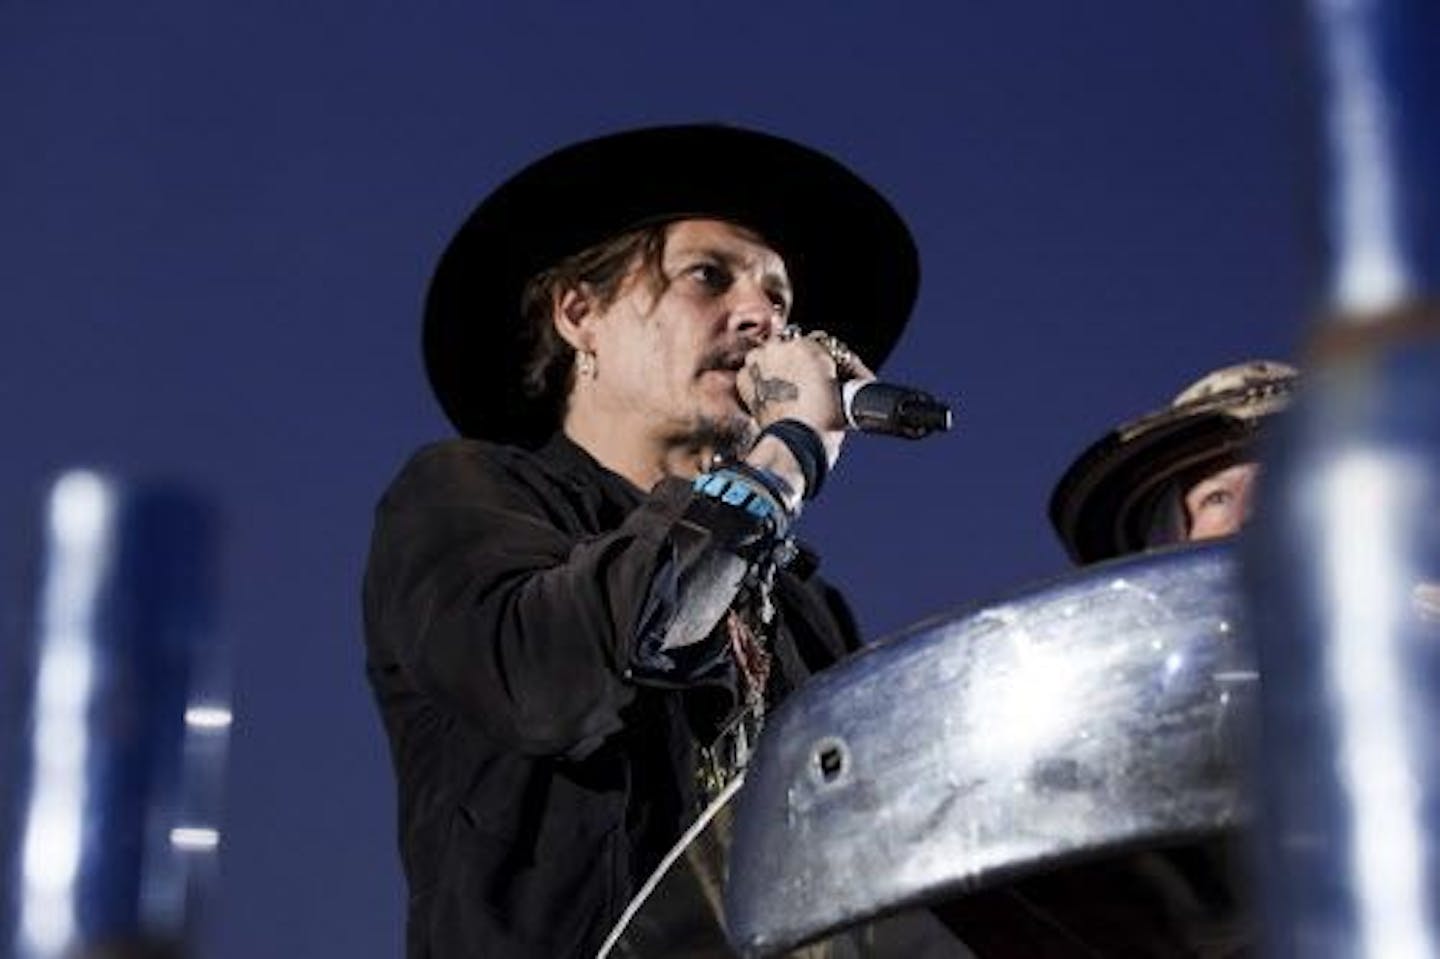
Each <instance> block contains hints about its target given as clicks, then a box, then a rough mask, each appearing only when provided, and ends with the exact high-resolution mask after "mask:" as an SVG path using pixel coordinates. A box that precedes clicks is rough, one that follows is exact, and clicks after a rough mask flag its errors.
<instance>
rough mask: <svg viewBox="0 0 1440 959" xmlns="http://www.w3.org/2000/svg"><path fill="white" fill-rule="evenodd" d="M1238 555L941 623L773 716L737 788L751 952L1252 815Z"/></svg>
mask: <svg viewBox="0 0 1440 959" xmlns="http://www.w3.org/2000/svg"><path fill="white" fill-rule="evenodd" d="M1236 576H1237V572H1236V564H1235V562H1234V560H1233V558H1232V555H1231V550H1230V547H1229V546H1228V545H1227V544H1212V545H1206V546H1199V547H1186V548H1180V549H1174V550H1169V551H1165V552H1159V553H1152V554H1148V555H1145V556H1141V557H1134V558H1128V559H1122V560H1118V561H1115V562H1111V563H1105V564H1101V565H1097V566H1093V567H1090V568H1087V569H1085V570H1083V571H1081V572H1079V573H1076V574H1073V575H1071V576H1069V577H1067V578H1064V579H1061V580H1058V581H1055V582H1052V583H1049V584H1046V585H1042V586H1040V587H1037V588H1032V589H1030V590H1027V591H1025V592H1022V593H1018V594H1016V595H1014V596H1013V597H1010V598H1008V599H1006V600H1004V601H1001V602H997V603H994V604H990V605H987V606H985V607H983V608H980V609H976V610H972V611H969V612H966V613H961V614H959V615H956V616H953V617H947V618H941V619H937V620H933V621H930V622H927V623H922V624H921V625H919V626H917V627H915V628H914V629H912V630H910V631H908V632H906V633H904V634H901V635H899V636H896V637H894V638H892V639H890V640H888V641H886V642H883V643H881V644H878V645H877V646H875V647H873V648H872V649H870V650H867V651H866V652H865V653H863V654H861V655H860V656H858V657H856V658H854V659H852V660H850V661H848V662H846V663H845V664H843V665H841V666H840V667H837V668H836V669H834V670H832V671H830V672H828V673H826V674H824V675H822V676H820V677H818V678H817V680H815V681H814V682H812V683H811V684H810V685H808V686H807V687H805V688H804V689H803V690H801V691H800V693H799V694H797V695H796V696H794V697H792V698H791V699H790V700H789V701H788V702H787V703H786V704H785V706H784V707H783V708H782V709H781V710H780V711H778V712H777V713H776V714H775V715H774V716H773V717H772V718H771V720H770V722H769V725H768V726H767V729H766V732H765V735H764V737H763V739H762V742H761V745H760V749H759V752H758V754H757V756H756V758H755V760H754V763H753V765H752V767H751V768H750V770H749V773H748V776H747V783H746V787H745V789H744V790H742V792H741V794H740V796H739V797H738V808H737V811H736V823H735V836H734V846H733V849H732V857H731V860H730V870H729V877H728V883H727V887H726V916H727V920H728V926H729V932H730V937H731V940H732V942H733V943H734V944H735V946H736V947H737V948H738V949H739V950H740V951H741V952H742V953H744V954H747V955H771V954H775V953H777V952H781V951H783V950H785V949H788V948H791V947H793V946H794V945H796V944H798V943H802V942H805V941H809V940H812V939H815V938H817V937H819V936H822V935H824V934H826V933H828V932H830V931H832V930H835V929H839V928H842V927H845V926H849V925H851V924H854V923H856V922H858V921H861V920H863V919H865V918H868V917H870V916H874V915H878V914H881V913H885V912H889V911H893V910H895V909H897V908H899V907H902V906H904V905H909V904H915V903H922V902H927V901H936V900H938V899H941V898H943V897H945V896H949V895H953V894H955V893H957V892H965V891H972V890H979V889H984V888H989V887H991V886H994V885H996V884H997V883H999V882H1001V881H1003V880H1006V879H1010V878H1016V877H1021V876H1025V875H1029V874H1032V873H1035V872H1039V871H1043V870H1045V869H1050V868H1053V867H1055V866H1057V865H1059V864H1062V863H1066V862H1070V861H1074V860H1078V859H1084V858H1086V857H1091V856H1099V855H1102V854H1105V853H1108V852H1114V851H1117V850H1120V849H1125V848H1133V847H1140V846H1145V845H1147V844H1151V843H1160V842H1173V841H1176V840H1178V839H1182V838H1185V837H1189V836H1196V835H1204V834H1206V833H1210V832H1213V831H1215V830H1218V829H1223V828H1225V827H1227V826H1230V825H1233V824H1236V823H1237V822H1240V821H1242V820H1243V819H1244V818H1245V816H1246V810H1245V808H1244V802H1243V799H1242V797H1241V796H1240V794H1239V789H1238V785H1239V783H1238V780H1239V772H1240V767H1241V765H1242V757H1241V746H1242V743H1241V741H1240V740H1241V737H1240V735H1239V733H1240V732H1241V731H1242V730H1244V729H1246V728H1248V724H1249V722H1250V714H1251V712H1252V711H1253V709H1254V697H1255V687H1256V682H1255V679H1256V675H1255V672H1254V669H1253V665H1252V662H1253V660H1252V657H1251V656H1250V654H1249V652H1248V650H1247V649H1246V647H1245V646H1244V644H1243V643H1242V642H1241V632H1242V630H1241V627H1240V622H1239V617H1240V599H1239V597H1238V595H1237V583H1236V582H1235V580H1236Z"/></svg>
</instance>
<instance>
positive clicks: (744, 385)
mask: <svg viewBox="0 0 1440 959" xmlns="http://www.w3.org/2000/svg"><path fill="white" fill-rule="evenodd" d="M839 375H844V376H845V377H846V378H847V379H848V378H858V379H870V378H873V377H874V374H873V373H872V372H870V369H869V368H868V367H867V366H865V364H864V363H862V362H861V361H860V358H859V357H857V356H856V355H855V354H854V353H852V352H851V351H850V350H849V349H848V348H847V347H845V345H844V344H843V343H841V342H840V341H839V340H837V339H835V338H834V337H832V336H830V335H829V334H827V333H825V332H823V331H819V330H817V331H814V332H812V333H809V334H807V335H804V336H801V335H799V331H798V330H796V329H795V328H794V327H787V328H786V330H785V332H783V333H782V334H781V335H779V336H777V337H774V338H772V339H770V340H767V341H766V342H765V343H763V344H761V345H760V346H758V347H756V348H755V349H754V350H751V351H750V353H749V354H748V355H747V356H746V358H745V367H744V369H742V370H741V371H740V375H739V377H738V378H737V382H736V386H737V389H738V390H739V392H740V399H741V400H742V401H743V402H744V403H745V405H746V407H747V408H748V409H749V411H750V415H751V416H753V417H754V418H755V421H756V422H757V423H758V424H759V426H760V428H761V429H764V428H765V427H766V426H769V425H770V424H771V423H775V422H778V421H780V420H785V419H793V420H798V421H800V422H801V423H804V424H805V425H806V426H809V427H810V428H811V429H813V430H814V431H815V432H816V434H817V435H818V436H819V437H820V440H821V442H822V443H823V444H824V446H825V453H826V458H827V460H828V461H829V464H830V465H831V466H833V465H834V464H835V461H836V460H837V459H838V458H839V456H840V447H841V445H842V444H843V443H844V441H845V413H844V410H843V409H842V408H841V405H840V389H839V384H838V381H837V377H838V376H839ZM775 446H779V447H781V448H783V444H778V442H777V441H775V440H774V439H773V438H772V437H766V438H765V439H764V440H762V443H761V444H760V445H757V447H756V449H755V450H754V451H753V452H754V454H756V455H755V456H753V457H747V459H751V460H758V461H757V462H754V464H753V465H757V466H764V467H765V468H771V469H775V468H780V469H781V471H782V472H784V473H791V472H792V470H790V469H785V468H784V467H786V466H788V465H789V463H788V459H789V456H788V452H787V453H784V454H783V455H782V454H781V452H780V450H777V449H775V448H774V447H775Z"/></svg>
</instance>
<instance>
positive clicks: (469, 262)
mask: <svg viewBox="0 0 1440 959" xmlns="http://www.w3.org/2000/svg"><path fill="white" fill-rule="evenodd" d="M686 218H714V219H723V220H727V221H730V222H734V223H737V224H739V225H742V226H745V227H747V228H749V229H751V230H753V231H755V232H756V233H758V234H759V235H760V236H761V237H762V238H763V239H764V240H765V242H766V243H767V244H768V245H770V246H771V247H773V248H774V249H775V250H776V251H777V252H778V253H779V254H780V255H781V256H782V257H783V258H784V260H785V263H786V267H787V269H788V271H789V273H790V281H791V285H792V287H793V288H794V291H795V307H794V312H793V321H794V322H795V323H797V324H799V325H801V326H803V327H815V328H823V329H826V330H828V331H830V332H831V333H833V334H834V335H836V336H838V337H839V338H840V339H842V340H844V341H845V342H846V343H847V344H848V345H849V346H850V347H851V349H853V350H854V351H855V352H856V353H857V354H859V355H860V357H861V358H862V359H863V360H865V362H866V363H867V364H869V365H870V366H871V367H878V366H879V364H881V363H883V362H884V361H885V359H886V357H888V356H889V354H890V352H891V350H892V349H893V348H894V346H895V343H896V341H897V340H898V339H899V337H900V333H901V331H902V330H903V329H904V326H905V323H906V321H907V319H908V318H909V315H910V309H911V307H912V306H913V304H914V301H915V296H916V293H917V291H918V287H919V257H918V255H917V253H916V250H915V244H914V241H913V239H912V238H911V236H910V231H909V230H908V229H907V228H906V226H905V224H904V222H903V221H902V220H901V218H900V216H899V214H897V213H896V212H895V210H894V208H893V207H892V206H891V205H890V204H889V202H888V201H886V200H885V198H884V197H882V196H881V195H880V194H879V193H878V192H877V191H875V190H874V189H873V188H872V187H870V186H869V185H868V184H866V183H865V182H864V181H863V180H861V179H860V178H859V177H858V176H856V175H855V174H854V173H852V172H851V171H850V170H848V169H846V168H845V167H844V166H842V165H841V164H839V163H838V162H836V161H835V160H833V159H831V158H830V157H828V156H825V155H824V154H822V153H819V152H818V151H815V150H812V149H810V148H808V147H805V146H802V145H800V144H797V143H794V142H792V141H789V140H785V139H782V138H780V137H775V136H771V135H768V134H763V133H757V132H754V131H751V130H744V129H739V128H735V127H726V126H716V125H691V126H674V127H653V128H647V129H641V130H632V131H627V132H623V133H618V134H613V135H611V136H606V137H602V138H600V139H596V140H588V141H585V142H583V143H579V144H576V145H574V146H571V147H567V148H565V149H562V150H560V151H558V152H556V153H552V154H550V155H549V156H546V157H544V158H543V159H541V160H539V161H537V162H535V163H533V164H531V165H530V166H528V167H526V168H525V169H524V170H522V171H520V172H519V173H518V174H516V175H515V176H514V177H512V178H511V179H510V180H508V181H506V182H505V183H504V184H503V185H501V186H500V187H499V188H498V189H497V190H495V192H493V193H492V194H490V196H489V197H488V198H486V199H485V201H484V202H483V203H481V204H480V206H479V207H478V208H477V209H476V210H475V211H474V213H472V214H471V215H470V217H469V219H467V220H466V221H465V223H464V225H463V226H461V228H460V230H459V231H458V232H457V233H456V235H455V236H454V238H453V239H452V240H451V241H450V244H449V246H448V247H447V248H446V250H445V253H444V255H443V256H442V257H441V260H440V264H439V266H438V267H437V269H436V271H435V275H434V277H433V279H432V280H431V284H430V289H429V294H428V296H427V299H426V305H425V324H424V355H425V367H426V372H427V374H428V376H429V379H430V384H431V387H432V388H433V390H434V391H435V395H436V397H437V398H438V399H439V401H440V405H441V406H442V408H443V409H444V411H445V414H446V415H447V416H448V417H449V419H450V421H451V422H452V423H453V424H454V425H455V427H456V429H458V430H459V431H460V433H461V434H462V435H465V436H472V437H483V438H485V439H490V440H495V441H497V442H506V443H516V444H519V445H523V446H535V445H538V444H539V443H541V442H543V441H544V439H545V438H546V437H547V436H548V435H549V434H550V433H551V432H553V430H554V429H555V428H556V427H557V426H558V425H559V424H558V423H556V422H554V415H555V414H554V411H553V410H551V409H547V408H545V407H544V406H543V405H542V404H538V403H536V402H535V401H534V400H533V399H531V398H529V397H526V396H525V395H524V394H523V393H522V391H521V388H520V371H521V370H522V369H523V367H524V366H525V363H526V361H527V359H528V356H526V351H527V350H528V348H529V347H528V345H527V340H526V338H525V337H524V336H523V330H522V323H521V316H520V301H521V294H522V292H523V290H524V287H525V284H526V282H527V281H528V280H529V279H530V278H531V277H533V276H534V275H535V274H537V273H539V272H540V271H541V270H544V269H547V268H549V267H551V266H553V265H555V264H556V263H557V262H559V261H560V260H562V259H564V258H565V257H568V256H572V255H574V254H576V253H579V252H581V251H582V250H585V249H587V248H589V247H591V246H593V245H595V244H597V243H600V242H602V241H604V240H607V239H609V238H611V237H614V236H616V235H618V234H620V233H623V232H625V231H627V230H630V229H633V228H636V227H638V226H641V225H644V224H648V223H655V222H658V221H662V220H670V219H686Z"/></svg>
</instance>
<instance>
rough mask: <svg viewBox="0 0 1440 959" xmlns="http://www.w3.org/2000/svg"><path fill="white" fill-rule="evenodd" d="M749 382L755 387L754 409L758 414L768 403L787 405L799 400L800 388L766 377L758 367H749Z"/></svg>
mask: <svg viewBox="0 0 1440 959" xmlns="http://www.w3.org/2000/svg"><path fill="white" fill-rule="evenodd" d="M750 382H751V384H752V385H753V386H754V387H755V409H754V410H753V412H754V413H755V414H757V415H758V414H759V413H760V412H761V411H763V410H764V409H765V407H766V406H767V405H769V404H770V403H788V402H791V401H793V400H798V399H799V398H800V387H798V386H796V385H795V384H794V383H791V382H790V381H789V380H782V379H780V378H778V377H768V376H765V375H764V374H763V373H761V372H760V368H759V367H758V366H752V367H750Z"/></svg>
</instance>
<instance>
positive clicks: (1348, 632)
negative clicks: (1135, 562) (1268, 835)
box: [1316, 451, 1436, 956]
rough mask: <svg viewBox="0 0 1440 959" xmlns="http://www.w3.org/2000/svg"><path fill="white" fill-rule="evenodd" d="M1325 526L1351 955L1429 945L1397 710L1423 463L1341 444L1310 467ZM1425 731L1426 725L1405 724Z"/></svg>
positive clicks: (1415, 755) (1421, 752)
mask: <svg viewBox="0 0 1440 959" xmlns="http://www.w3.org/2000/svg"><path fill="white" fill-rule="evenodd" d="M1316 482H1317V484H1318V490H1319V494H1320V496H1321V498H1322V499H1323V503H1322V504H1321V507H1320V508H1321V510H1322V512H1321V514H1320V515H1323V516H1324V517H1325V518H1326V519H1327V520H1328V521H1330V522H1332V523H1333V524H1334V525H1333V527H1332V528H1330V529H1328V530H1327V531H1326V533H1327V535H1326V542H1325V556H1324V561H1325V581H1324V582H1325V588H1324V592H1325V595H1327V596H1328V599H1329V604H1330V607H1331V608H1330V610H1329V613H1330V615H1329V616H1328V617H1327V619H1328V622H1329V623H1330V624H1331V629H1332V635H1331V636H1330V637H1328V638H1327V639H1326V640H1325V642H1324V643H1323V648H1324V649H1325V650H1326V651H1327V659H1326V663H1325V667H1326V673H1327V676H1326V679H1327V684H1328V687H1329V689H1330V692H1331V695H1333V696H1334V697H1335V699H1336V700H1337V701H1338V702H1337V704H1336V707H1335V708H1334V709H1332V710H1330V714H1331V715H1332V716H1335V717H1337V719H1338V729H1337V733H1338V739H1339V743H1338V745H1339V755H1338V757H1337V771H1338V774H1339V776H1340V779H1341V782H1342V785H1343V788H1344V790H1345V792H1346V795H1347V798H1348V799H1349V808H1348V810H1347V812H1348V814H1349V819H1350V822H1349V833H1350V836H1351V840H1350V842H1351V848H1350V856H1351V858H1352V861H1353V874H1354V876H1355V897H1356V902H1355V908H1356V921H1357V926H1358V934H1359V938H1360V946H1359V949H1358V951H1357V954H1358V955H1366V956H1429V955H1434V954H1435V946H1436V943H1434V942H1431V941H1430V940H1431V936H1430V933H1429V924H1428V921H1427V918H1426V917H1427V909H1428V903H1427V902H1426V899H1425V894H1424V888H1425V876H1424V863H1423V862H1422V856H1423V854H1424V851H1425V849H1426V842H1425V838H1426V837H1425V830H1424V826H1423V823H1422V821H1421V812H1422V810H1421V809H1420V808H1419V802H1418V795H1417V789H1416V783H1415V780H1414V778H1413V777H1412V775H1411V773H1410V769H1411V767H1412V763H1413V762H1415V761H1419V759H1420V758H1421V757H1423V756H1425V748H1426V747H1425V743H1424V742H1423V741H1422V742H1412V735H1411V733H1412V730H1411V727H1410V725H1409V724H1407V722H1406V717H1405V715H1404V714H1403V712H1402V708H1403V707H1404V705H1405V704H1407V703H1410V702H1411V701H1412V697H1409V696H1407V695H1405V684H1406V677H1405V676H1404V674H1403V671H1402V670H1403V665H1404V663H1406V662H1407V657H1406V656H1405V650H1404V649H1403V648H1399V647H1400V646H1401V645H1402V644H1403V643H1404V642H1405V641H1406V639H1407V632H1408V631H1407V630H1406V629H1405V628H1404V623H1403V621H1402V619H1401V617H1400V615H1399V614H1400V613H1401V612H1406V613H1408V609H1407V606H1408V602H1407V601H1408V599H1409V596H1408V594H1409V591H1410V585H1409V584H1410V583H1411V582H1413V580H1412V579H1410V578H1409V577H1408V571H1407V570H1406V568H1405V565H1404V562H1405V552H1404V550H1405V543H1406V536H1407V527H1408V526H1409V524H1411V523H1413V521H1414V516H1415V511H1416V504H1417V502H1421V500H1420V499H1419V497H1418V496H1417V491H1423V489H1424V484H1425V467H1424V464H1423V463H1418V462H1416V461H1414V460H1411V459H1406V458H1402V457H1398V456H1394V455H1390V456H1382V455H1379V454H1376V453H1374V452H1368V451H1361V452H1356V453H1349V454H1346V455H1344V456H1342V457H1340V458H1339V459H1338V460H1337V461H1336V462H1334V463H1333V464H1331V465H1329V466H1328V467H1327V468H1324V469H1322V470H1321V471H1320V473H1319V475H1318V477H1317V480H1316ZM1414 732H1415V733H1416V734H1418V735H1419V736H1420V737H1422V738H1423V739H1424V740H1428V738H1429V737H1430V734H1431V730H1429V729H1416V730H1414Z"/></svg>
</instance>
